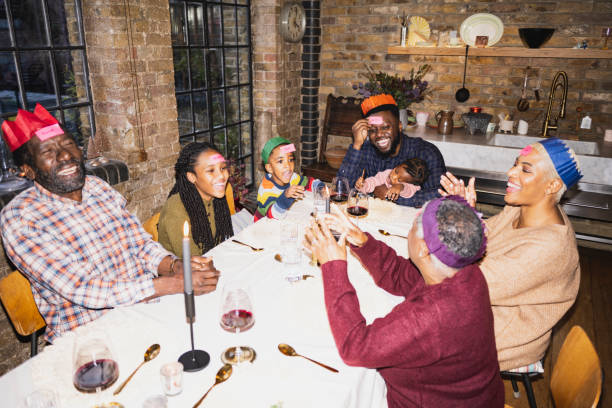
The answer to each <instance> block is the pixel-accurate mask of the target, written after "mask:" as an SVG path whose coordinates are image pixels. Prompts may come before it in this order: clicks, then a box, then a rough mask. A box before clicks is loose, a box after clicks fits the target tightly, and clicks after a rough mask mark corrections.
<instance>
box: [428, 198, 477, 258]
mask: <svg viewBox="0 0 612 408" xmlns="http://www.w3.org/2000/svg"><path fill="white" fill-rule="evenodd" d="M445 200H453V201H456V202H458V203H460V204H462V205H464V206H465V207H467V208H469V209H470V210H471V211H472V212H473V213H474V216H475V217H478V219H479V220H480V225H481V227H482V242H481V243H480V249H479V250H478V252H477V253H476V254H474V255H473V256H470V257H467V258H464V257H462V256H460V255H458V254H455V253H453V252H452V251H451V250H449V249H448V248H447V247H446V245H445V244H444V243H443V242H442V241H441V240H440V235H439V232H440V231H439V228H438V219H437V217H436V215H437V213H438V208H439V207H440V205H441V204H442V202H443V201H445ZM422 220H423V238H424V239H425V244H426V245H427V248H428V249H429V252H430V253H432V254H434V255H435V256H436V257H437V258H438V259H439V260H440V261H441V262H442V263H444V264H445V265H448V266H450V267H451V268H463V267H464V266H467V265H470V264H473V263H474V262H476V261H477V260H479V259H480V258H482V256H483V255H484V253H485V249H486V248H487V237H486V236H485V234H484V231H485V226H484V223H483V222H482V220H481V219H480V215H479V214H478V213H477V212H476V211H475V210H474V209H473V208H472V207H471V206H470V205H469V204H468V202H467V201H465V200H464V199H463V198H462V197H460V196H456V195H453V196H446V197H441V198H437V199H435V200H433V201H431V202H430V203H429V204H427V207H426V208H425V211H424V212H423V219H422Z"/></svg>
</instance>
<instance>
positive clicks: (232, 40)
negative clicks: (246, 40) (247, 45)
mask: <svg viewBox="0 0 612 408" xmlns="http://www.w3.org/2000/svg"><path fill="white" fill-rule="evenodd" d="M235 13H236V8H235V7H234V6H223V43H224V44H225V45H232V44H236V39H237V35H236V14H235Z"/></svg>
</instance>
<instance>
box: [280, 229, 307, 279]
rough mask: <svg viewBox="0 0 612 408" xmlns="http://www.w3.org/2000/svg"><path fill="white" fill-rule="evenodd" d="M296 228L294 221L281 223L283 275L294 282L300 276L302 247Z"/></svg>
mask: <svg viewBox="0 0 612 408" xmlns="http://www.w3.org/2000/svg"><path fill="white" fill-rule="evenodd" d="M298 229H299V228H298V225H297V224H294V223H289V222H287V223H283V224H282V225H281V233H280V246H281V257H282V259H283V265H284V267H285V272H286V275H285V276H286V278H287V280H288V281H289V282H295V281H297V280H299V279H300V276H301V271H300V262H301V260H302V249H301V245H300V242H299V234H298Z"/></svg>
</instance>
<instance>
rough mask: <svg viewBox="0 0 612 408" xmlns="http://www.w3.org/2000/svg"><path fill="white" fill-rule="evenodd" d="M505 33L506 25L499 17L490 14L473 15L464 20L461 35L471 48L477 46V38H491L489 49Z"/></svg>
mask: <svg viewBox="0 0 612 408" xmlns="http://www.w3.org/2000/svg"><path fill="white" fill-rule="evenodd" d="M503 33H504V23H502V21H501V20H500V19H499V17H497V16H495V15H493V14H489V13H478V14H473V15H471V16H469V17H468V18H466V19H465V20H463V23H461V27H460V28H459V34H460V35H461V39H462V40H463V42H464V43H466V44H467V45H469V46H470V47H474V46H475V45H476V37H477V36H479V35H486V36H487V37H489V40H488V42H487V47H490V46H492V45H494V44H496V43H497V42H498V41H499V40H500V39H501V37H502V34H503Z"/></svg>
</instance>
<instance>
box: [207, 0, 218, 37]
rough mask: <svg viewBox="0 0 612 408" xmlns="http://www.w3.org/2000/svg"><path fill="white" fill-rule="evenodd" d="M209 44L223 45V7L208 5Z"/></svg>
mask: <svg viewBox="0 0 612 408" xmlns="http://www.w3.org/2000/svg"><path fill="white" fill-rule="evenodd" d="M207 14H208V45H210V46H215V45H221V8H220V7H219V6H209V7H208V13H207Z"/></svg>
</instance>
